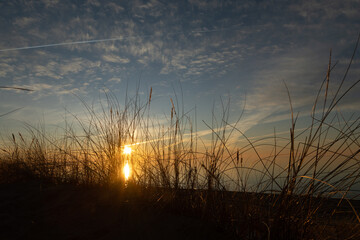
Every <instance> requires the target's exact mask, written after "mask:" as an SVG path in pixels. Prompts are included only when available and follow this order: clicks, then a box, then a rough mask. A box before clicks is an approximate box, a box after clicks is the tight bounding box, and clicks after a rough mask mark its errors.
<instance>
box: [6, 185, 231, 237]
mask: <svg viewBox="0 0 360 240" xmlns="http://www.w3.org/2000/svg"><path fill="white" fill-rule="evenodd" d="M155 202H156V201H155ZM232 238H233V237H232V235H231V234H230V233H227V232H225V231H224V230H222V229H221V228H219V227H217V226H216V225H215V224H212V223H210V222H207V221H205V220H204V219H201V218H200V217H194V216H191V215H186V214H181V213H177V212H173V211H168V210H166V209H164V208H162V207H160V206H158V205H156V204H154V203H152V204H151V202H146V201H139V200H136V199H135V198H134V199H132V198H129V199H127V198H124V197H123V195H122V193H121V192H120V191H115V190H114V189H105V188H100V187H84V186H82V187H79V186H75V185H54V184H44V183H41V182H39V181H29V182H22V183H8V184H0V239H3V240H6V239H62V240H63V239H182V240H184V239H216V240H219V239H232Z"/></svg>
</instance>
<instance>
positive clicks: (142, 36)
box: [0, 28, 240, 52]
mask: <svg viewBox="0 0 360 240" xmlns="http://www.w3.org/2000/svg"><path fill="white" fill-rule="evenodd" d="M229 30H231V31H237V30H240V29H233V28H222V29H213V30H196V31H189V32H188V33H189V34H194V33H210V32H223V31H229ZM181 33H186V32H173V33H168V34H167V35H168V36H169V35H176V34H181ZM150 36H153V34H151V35H150V34H149V35H141V36H123V37H116V38H105V39H93V40H83V41H75V42H63V43H51V44H44V45H35V46H28V47H17V48H6V49H0V52H9V51H19V50H28V49H37V48H48V47H57V46H68V45H75V44H88V43H99V42H110V41H120V40H126V39H131V38H144V37H150Z"/></svg>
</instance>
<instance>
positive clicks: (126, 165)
mask: <svg viewBox="0 0 360 240" xmlns="http://www.w3.org/2000/svg"><path fill="white" fill-rule="evenodd" d="M123 171H124V176H125V180H128V179H129V177H130V165H129V163H128V162H127V163H125V166H124V169H123Z"/></svg>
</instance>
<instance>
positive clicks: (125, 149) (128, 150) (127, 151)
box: [124, 146, 132, 154]
mask: <svg viewBox="0 0 360 240" xmlns="http://www.w3.org/2000/svg"><path fill="white" fill-rule="evenodd" d="M131 152H132V149H131V147H129V146H125V147H124V154H131Z"/></svg>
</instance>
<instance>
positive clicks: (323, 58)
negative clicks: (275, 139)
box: [0, 0, 360, 137]
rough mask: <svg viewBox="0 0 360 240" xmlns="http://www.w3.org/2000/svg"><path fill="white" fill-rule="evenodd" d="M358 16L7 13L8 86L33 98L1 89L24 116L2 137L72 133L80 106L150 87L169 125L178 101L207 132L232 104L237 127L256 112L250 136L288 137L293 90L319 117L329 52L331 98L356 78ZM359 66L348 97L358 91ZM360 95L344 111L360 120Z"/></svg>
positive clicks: (291, 4)
mask: <svg viewBox="0 0 360 240" xmlns="http://www.w3.org/2000/svg"><path fill="white" fill-rule="evenodd" d="M359 9H360V2H359V1H357V0H353V1H351V0H349V1H342V0H339V1H325V0H324V1H320V0H310V1H250V0H249V1H219V0H218V1H201V0H189V1H160V0H153V1H96V0H89V1H80V0H79V1H56V0H54V1H51V0H36V1H1V2H0V83H1V84H0V86H8V87H22V88H29V89H32V90H34V91H32V92H24V91H19V90H9V89H0V101H1V105H0V114H4V113H7V112H9V111H12V110H14V109H18V108H21V109H20V110H18V111H16V112H14V113H11V114H8V115H6V116H4V117H1V118H0V129H1V131H3V132H11V131H17V129H18V128H19V127H20V126H21V124H22V123H23V122H29V123H37V122H39V121H43V120H44V121H45V122H46V123H47V124H53V125H57V124H61V123H62V122H63V120H64V113H65V112H66V111H69V112H71V113H73V114H75V115H81V114H82V113H83V112H84V107H83V106H82V104H81V101H80V100H79V97H80V98H81V99H84V100H85V101H87V102H89V103H91V102H92V101H96V100H97V99H99V96H100V97H101V93H102V92H103V91H108V90H111V91H112V92H113V93H114V94H115V95H116V96H117V97H118V98H119V99H124V96H125V92H127V93H128V95H130V96H131V95H132V94H134V93H135V90H136V85H137V84H139V83H140V90H139V94H140V95H141V96H142V95H143V99H146V98H147V96H148V92H149V89H150V87H152V89H153V100H152V107H151V109H152V113H153V114H154V115H156V116H162V115H164V114H167V115H169V113H170V109H171V102H170V97H172V98H174V91H175V92H176V93H177V95H178V96H181V95H183V96H184V97H183V101H184V106H185V109H187V110H190V109H192V108H194V107H195V106H196V109H197V118H198V121H199V126H198V128H199V129H198V130H199V131H201V130H206V127H205V126H203V125H200V123H201V121H202V120H204V121H206V122H211V112H212V109H213V108H214V109H215V111H220V110H221V109H220V98H223V99H227V98H230V99H231V116H232V118H233V119H235V118H237V117H238V115H239V114H240V113H241V110H242V108H243V107H244V106H245V113H244V115H243V118H242V120H241V122H240V125H239V127H240V129H241V130H242V131H244V132H246V133H247V135H248V136H249V137H252V136H262V135H266V134H269V133H271V132H272V131H273V129H274V127H275V128H276V129H278V131H279V132H282V131H284V132H286V133H287V132H288V129H289V116H290V114H289V101H288V96H287V92H286V88H285V85H284V82H285V83H286V84H287V86H288V88H289V91H290V93H291V96H292V101H293V104H294V107H295V111H296V112H300V116H301V117H302V116H304V117H305V116H308V115H309V113H310V111H311V107H312V104H313V101H314V99H315V94H316V92H317V89H318V88H319V86H320V84H321V82H322V80H323V78H324V76H325V75H326V70H327V65H328V59H329V50H330V48H332V49H333V52H332V58H333V63H335V62H336V61H339V62H338V64H337V66H336V68H335V70H334V71H333V73H332V80H331V87H332V88H331V89H335V87H336V85H337V84H339V82H340V80H341V76H342V75H343V74H344V72H345V70H346V66H347V64H348V62H349V59H350V57H351V55H352V52H353V49H354V46H355V42H356V39H357V36H358V34H359V31H360V14H358V13H359ZM359 57H360V52H359V50H358V51H357V52H356V55H355V62H354V64H353V67H352V69H351V71H350V74H349V76H348V78H347V82H346V84H345V86H348V85H350V84H351V83H353V82H354V81H356V80H358V79H359V76H360V64H359ZM181 89H182V91H181ZM331 91H334V90H331ZM357 92H359V87H358V86H357V87H356V88H355V89H353V91H352V92H351V93H350V94H349V95H348V97H347V98H345V99H344V101H343V102H342V103H341V110H342V111H343V112H344V113H345V114H347V113H353V112H355V113H356V114H358V113H359V112H358V111H359V106H360V98H359V96H358V95H357ZM65 109H66V110H65ZM304 119H305V118H304ZM300 123H301V121H300ZM305 123H306V121H305V120H304V124H305ZM300 127H301V124H300Z"/></svg>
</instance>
